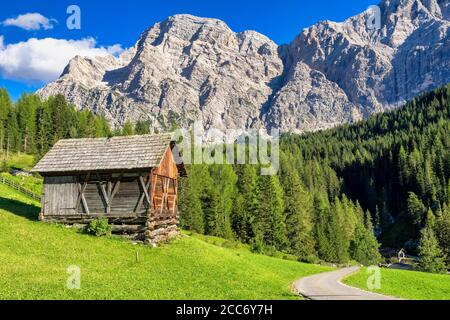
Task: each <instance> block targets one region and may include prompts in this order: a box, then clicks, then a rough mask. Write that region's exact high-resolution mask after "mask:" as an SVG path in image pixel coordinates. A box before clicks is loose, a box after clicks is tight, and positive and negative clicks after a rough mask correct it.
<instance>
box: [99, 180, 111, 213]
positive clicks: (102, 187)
mask: <svg viewBox="0 0 450 320" xmlns="http://www.w3.org/2000/svg"><path fill="white" fill-rule="evenodd" d="M96 175H97V178H98V185H99V186H100V190H101V192H102V195H103V198H104V199H105V204H106V213H109V205H108V203H109V195H108V193H107V192H106V188H105V186H104V185H103V181H102V178H101V177H100V175H99V174H98V173H96Z"/></svg>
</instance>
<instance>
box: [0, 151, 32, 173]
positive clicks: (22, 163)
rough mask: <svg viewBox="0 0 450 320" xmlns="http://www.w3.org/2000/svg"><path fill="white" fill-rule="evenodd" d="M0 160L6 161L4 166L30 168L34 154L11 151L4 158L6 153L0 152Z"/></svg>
mask: <svg viewBox="0 0 450 320" xmlns="http://www.w3.org/2000/svg"><path fill="white" fill-rule="evenodd" d="M0 160H1V161H2V162H3V161H5V162H6V166H7V167H9V168H16V169H23V170H31V168H32V167H33V164H34V156H31V155H27V154H23V153H20V154H19V153H13V154H9V156H8V157H7V158H6V154H5V153H4V152H3V153H2V152H0Z"/></svg>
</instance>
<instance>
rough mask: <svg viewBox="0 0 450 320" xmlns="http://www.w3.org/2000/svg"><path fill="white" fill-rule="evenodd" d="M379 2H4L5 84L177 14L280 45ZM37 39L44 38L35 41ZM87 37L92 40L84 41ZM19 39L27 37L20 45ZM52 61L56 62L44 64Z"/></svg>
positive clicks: (124, 42) (0, 52)
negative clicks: (74, 9) (72, 13)
mask: <svg viewBox="0 0 450 320" xmlns="http://www.w3.org/2000/svg"><path fill="white" fill-rule="evenodd" d="M378 2H379V1H377V0H345V1H332V0H314V1H301V0H289V1H288V0H278V1H276V0H275V1H274V0H272V1H269V0H241V1H236V0H229V1H212V0H170V1H143V0H127V1H106V0H97V1H95V0H91V1H85V0H79V1H76V0H72V1H65V0H47V1H35V0H34V1H33V0H21V1H1V2H0V22H1V23H0V87H6V88H7V89H8V91H9V92H10V94H11V96H12V97H13V99H17V97H19V96H20V95H21V94H22V92H25V91H27V92H30V91H34V90H36V89H38V88H40V87H41V86H42V85H43V84H44V83H45V82H47V81H50V79H52V78H54V77H55V74H56V73H55V72H56V70H58V72H61V71H62V70H59V69H62V67H61V65H62V63H63V61H65V60H67V59H68V58H69V57H70V55H71V54H74V52H76V50H84V51H82V52H88V53H89V54H95V53H96V52H99V51H102V52H115V51H114V49H115V48H116V47H117V46H116V47H112V48H111V46H113V45H120V46H121V47H122V48H128V47H130V46H132V45H134V43H135V42H136V41H137V39H138V37H139V35H140V34H141V32H142V31H144V30H145V29H146V28H148V27H150V26H151V25H153V24H154V23H156V22H158V21H161V20H164V19H165V18H166V17H168V16H170V15H173V14H177V13H190V14H193V15H197V16H203V17H211V18H218V19H221V20H223V21H225V22H226V23H227V24H228V25H229V26H230V28H231V29H233V30H234V31H237V32H239V31H243V30H247V29H252V30H256V31H258V32H260V33H262V34H264V35H266V36H268V37H269V38H271V39H272V40H274V41H275V42H277V43H278V44H283V43H288V42H290V41H291V40H292V39H294V37H295V36H296V35H297V34H298V33H300V31H301V30H302V29H303V28H305V27H308V26H310V25H312V24H314V23H316V22H317V21H320V20H333V21H342V20H344V19H346V18H348V17H350V16H353V15H355V14H358V13H360V12H362V11H364V10H365V9H367V7H368V6H370V5H373V4H377V3H378ZM72 4H75V5H78V6H79V7H80V9H81V29H80V30H69V29H68V28H67V26H66V20H67V18H68V17H69V15H68V14H67V13H66V11H67V7H68V6H69V5H72ZM27 13H39V14H40V15H41V16H42V18H44V17H45V18H47V19H48V21H47V22H48V24H47V25H46V24H45V23H44V24H42V25H40V26H38V27H36V28H32V27H29V28H28V29H29V30H25V29H24V26H23V24H22V25H21V23H22V22H23V21H22V20H20V19H16V18H17V17H18V16H19V15H25V14H27ZM26 17H29V16H26ZM24 18H25V17H24ZM7 19H12V21H13V22H12V23H6V22H5V21H6V20H7ZM19 20H20V21H19ZM8 21H9V20H8ZM17 21H19V22H20V23H19V22H17ZM17 25H20V26H17ZM39 27H40V29H39V30H38V28H39ZM25 28H26V27H25ZM32 38H35V39H37V40H36V41H31V40H30V39H32ZM44 38H47V39H48V40H47V42H44V41H41V40H42V39H44ZM56 39H58V41H57V40H56ZM82 39H85V40H86V39H89V41H87V42H86V41H84V42H79V41H81V40H82ZM60 40H74V41H76V42H66V41H60ZM20 42H23V43H22V44H21V45H19V44H20ZM97 48H99V49H97ZM52 54H60V55H59V56H58V59H53V58H52V57H51V55H52ZM43 55H45V56H46V58H48V62H46V61H47V60H46V59H45V58H44V59H40V60H39V59H37V57H42V56H43ZM47 56H48V57H47ZM53 60H58V63H53V62H54V61H53ZM29 61H31V62H29ZM45 63H48V64H49V65H48V66H45V65H43V64H45Z"/></svg>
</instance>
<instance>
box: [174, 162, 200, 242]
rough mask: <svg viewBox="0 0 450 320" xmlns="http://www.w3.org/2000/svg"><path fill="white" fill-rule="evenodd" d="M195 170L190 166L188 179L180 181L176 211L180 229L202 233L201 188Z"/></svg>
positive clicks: (195, 167)
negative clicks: (178, 216)
mask: <svg viewBox="0 0 450 320" xmlns="http://www.w3.org/2000/svg"><path fill="white" fill-rule="evenodd" d="M197 168H198V167H197V166H191V167H190V168H189V175H188V177H186V178H182V179H181V183H180V192H179V205H178V210H179V213H180V225H181V227H182V228H184V229H186V230H191V231H194V232H197V233H204V232H205V221H204V213H203V208H202V201H201V197H200V193H201V192H202V186H201V182H200V181H199V180H198V175H197V174H196V173H197Z"/></svg>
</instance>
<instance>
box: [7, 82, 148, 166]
mask: <svg viewBox="0 0 450 320" xmlns="http://www.w3.org/2000/svg"><path fill="white" fill-rule="evenodd" d="M146 133H150V125H149V123H148V122H145V121H140V122H138V123H136V124H135V125H134V124H132V123H131V122H130V121H127V122H126V123H125V124H124V126H123V127H122V128H117V129H112V128H111V126H110V125H109V123H108V121H107V120H106V119H105V118H104V117H103V116H99V115H94V114H93V113H92V112H91V111H90V110H82V111H77V110H76V108H75V107H74V106H73V105H71V104H69V103H67V101H66V99H65V98H64V96H62V95H57V96H54V97H50V98H49V99H48V100H44V101H43V100H41V99H40V98H39V97H38V96H37V95H34V94H23V95H22V96H21V97H20V98H19V99H18V101H17V102H16V103H13V102H12V101H11V99H10V97H9V94H8V92H7V91H6V90H5V89H2V88H0V153H4V154H9V153H15V152H23V153H26V154H32V155H36V156H37V158H40V157H42V156H43V155H44V154H46V153H47V152H48V151H49V150H50V148H51V147H52V146H53V145H54V144H55V143H56V142H57V141H58V140H60V139H67V138H100V137H108V136H119V135H132V134H146Z"/></svg>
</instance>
